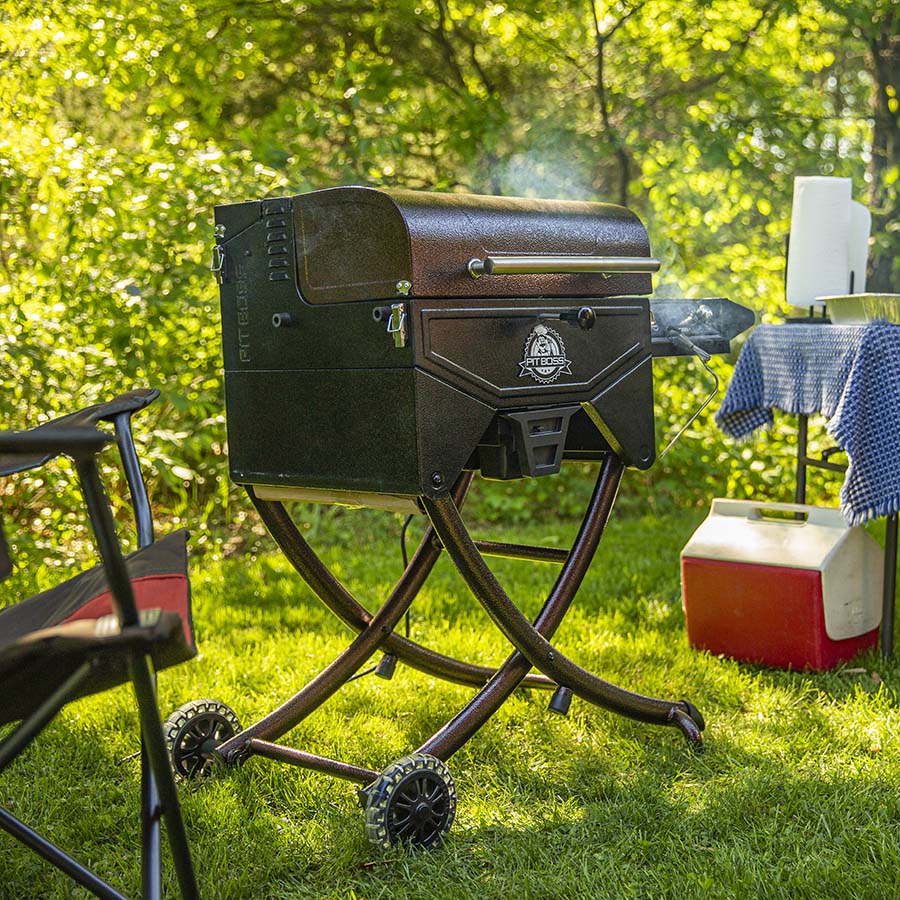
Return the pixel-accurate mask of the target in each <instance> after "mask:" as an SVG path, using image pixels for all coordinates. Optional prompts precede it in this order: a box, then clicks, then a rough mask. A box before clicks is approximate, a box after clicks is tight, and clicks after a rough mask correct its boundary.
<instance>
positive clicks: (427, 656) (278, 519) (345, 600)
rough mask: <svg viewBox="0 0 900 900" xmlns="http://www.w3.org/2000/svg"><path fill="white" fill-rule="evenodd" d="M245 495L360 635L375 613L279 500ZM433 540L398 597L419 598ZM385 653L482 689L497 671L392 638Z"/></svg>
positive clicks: (549, 685)
mask: <svg viewBox="0 0 900 900" xmlns="http://www.w3.org/2000/svg"><path fill="white" fill-rule="evenodd" d="M471 481H472V473H471V472H468V473H464V474H463V476H462V477H461V478H460V479H459V481H458V482H457V484H456V485H454V488H453V491H452V496H453V497H454V502H455V503H456V505H457V506H461V505H462V503H463V501H464V499H465V495H466V492H467V491H468V489H469V485H470V484H471ZM247 493H248V494H249V495H250V499H251V500H252V501H253V504H254V506H255V507H256V509H257V510H258V512H259V514H260V516H261V518H262V520H263V522H264V524H265V526H266V528H267V529H268V530H269V533H270V534H271V535H272V537H273V538H274V539H275V542H276V543H277V544H278V546H279V547H280V548H281V550H282V551H283V552H284V555H285V556H286V557H287V558H288V560H289V561H290V563H291V565H292V566H293V567H294V569H296V571H297V572H298V574H299V575H300V577H301V578H302V579H303V580H304V581H305V582H306V583H307V584H308V585H309V587H310V588H311V589H312V591H313V592H314V593H315V594H316V596H317V597H318V598H319V599H320V600H321V601H322V602H323V603H324V604H325V605H326V606H327V607H328V608H329V609H330V610H331V611H332V612H333V613H334V614H335V615H336V616H337V617H338V618H339V619H340V620H341V621H342V622H344V623H345V624H346V625H348V626H350V627H351V628H352V629H353V630H354V631H357V632H360V633H362V632H363V631H364V630H365V629H366V628H368V627H369V625H370V623H371V621H372V615H371V613H369V611H368V610H366V609H365V608H364V607H363V606H361V605H360V604H359V603H358V602H357V601H356V599H355V598H354V597H353V595H352V594H351V593H350V592H349V591H348V590H347V589H346V588H345V587H344V586H343V585H342V584H341V582H340V581H339V580H338V579H337V578H335V576H334V575H333V574H332V573H331V571H329V569H328V567H327V566H325V564H324V563H323V562H322V561H321V560H320V559H319V557H318V556H317V555H316V554H315V552H314V551H313V549H312V548H311V547H310V546H309V544H308V543H307V542H306V541H305V540H304V538H303V536H302V535H301V534H300V532H299V530H298V529H297V526H296V525H295V524H294V522H293V520H292V519H291V517H290V516H289V515H288V513H287V510H286V509H285V508H284V506H283V505H282V504H281V503H280V502H278V501H272V500H261V499H259V498H258V497H257V496H256V495H255V494H254V493H253V490H252V488H248V489H247ZM434 537H435V533H434V529H432V528H429V529H428V530H427V532H426V533H425V535H424V536H423V537H422V540H421V542H420V543H419V547H418V550H417V551H416V553H415V554H414V556H413V558H412V559H411V560H410V563H409V566H407V568H406V571H405V572H404V573H403V575H402V576H401V578H400V581H399V582H398V583H397V585H396V587H395V588H394V593H396V592H401V593H406V592H408V591H410V590H413V591H414V592H415V593H418V591H419V590H420V589H421V587H422V585H423V584H424V582H425V580H426V579H427V578H428V576H429V575H430V574H431V570H432V569H433V568H434V564H435V563H436V562H437V560H438V557H439V556H440V554H441V549H440V547H439V546H438V545H437V542H436V541H435V540H434ZM398 621H399V620H398ZM382 648H383V649H384V651H385V652H387V653H391V654H393V655H395V656H396V657H397V658H398V659H400V660H402V661H403V662H404V663H406V664H407V665H408V666H410V667H411V668H413V669H418V670H419V671H420V672H425V673H426V674H428V675H434V676H435V677H437V678H441V679H443V680H445V681H451V682H455V683H457V684H468V685H474V686H476V687H481V686H482V685H484V684H485V683H487V682H488V681H490V680H491V678H493V677H494V675H495V674H496V671H497V670H496V669H493V668H490V667H489V666H476V665H472V664H471V663H466V662H463V661H462V660H458V659H454V658H453V657H451V656H445V655H444V654H443V653H437V652H436V651H434V650H430V649H428V648H427V647H423V646H422V645H421V644H417V643H415V642H414V641H411V640H409V639H408V638H404V637H402V636H401V635H399V634H394V633H391V634H390V635H388V636H387V638H386V639H385V640H384V642H383V645H382ZM523 683H524V684H525V685H526V686H528V687H533V688H544V689H553V688H555V687H556V685H555V684H554V683H553V682H552V681H550V679H548V678H546V677H544V676H543V675H537V674H531V675H527V676H526V677H525V678H524V680H523Z"/></svg>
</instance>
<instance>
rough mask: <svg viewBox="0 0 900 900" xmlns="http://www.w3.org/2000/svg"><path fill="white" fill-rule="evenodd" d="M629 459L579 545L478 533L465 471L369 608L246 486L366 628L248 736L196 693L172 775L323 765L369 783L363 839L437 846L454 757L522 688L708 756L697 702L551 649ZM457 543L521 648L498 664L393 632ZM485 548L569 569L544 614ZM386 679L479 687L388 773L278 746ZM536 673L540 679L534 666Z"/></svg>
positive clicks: (614, 462)
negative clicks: (607, 675) (464, 511)
mask: <svg viewBox="0 0 900 900" xmlns="http://www.w3.org/2000/svg"><path fill="white" fill-rule="evenodd" d="M623 471H624V466H623V464H622V462H621V460H620V459H619V458H618V457H617V456H616V455H615V454H613V453H609V454H608V455H607V456H606V458H605V460H604V461H603V462H602V463H601V465H600V469H599V474H598V477H597V482H596V486H595V488H594V491H593V495H592V497H591V499H590V502H589V504H588V506H587V510H586V512H585V515H584V518H583V521H582V523H581V527H580V529H579V531H578V534H577V536H576V538H575V540H574V541H573V544H572V547H571V549H570V550H569V551H565V550H561V549H557V548H546V547H533V546H526V545H519V544H506V543H496V542H489V541H476V540H473V539H472V538H471V537H470V535H469V533H468V531H467V529H466V527H465V525H464V523H463V521H462V518H461V516H460V508H461V507H462V505H463V502H464V500H465V497H466V493H467V492H468V489H469V486H470V483H471V481H472V473H470V472H466V473H464V474H463V475H462V476H461V477H460V479H459V480H458V481H457V483H456V485H455V486H454V488H453V490H452V491H451V492H450V495H449V496H447V497H446V498H445V499H439V500H431V499H429V498H427V497H422V498H421V502H422V504H423V507H424V510H425V512H426V513H427V515H428V517H429V519H430V523H431V524H430V527H429V528H428V529H427V531H426V533H425V535H424V536H423V537H422V539H421V541H420V543H419V546H418V549H417V550H416V551H415V553H414V554H413V555H412V558H411V559H410V560H409V563H408V565H407V566H406V569H405V571H404V572H403V575H402V576H401V578H400V580H399V581H398V582H397V584H396V586H395V587H394V589H393V590H392V591H391V592H390V594H389V596H388V598H387V599H386V600H385V602H384V603H383V605H382V606H381V608H380V609H378V611H377V612H375V613H374V614H371V613H369V612H368V611H367V610H366V609H365V608H364V607H363V606H362V605H361V604H360V603H359V602H358V601H357V600H356V599H355V598H354V597H353V595H352V594H351V593H350V592H349V591H348V590H347V588H346V587H344V585H342V584H341V582H340V581H339V580H338V579H337V578H336V577H335V576H334V575H333V574H332V573H331V572H330V570H329V569H328V568H327V567H326V566H325V564H324V563H323V562H322V561H321V560H320V559H319V557H318V556H317V555H316V553H315V552H314V551H313V550H312V548H311V547H310V546H309V544H308V543H307V542H306V541H305V540H304V538H303V537H302V535H301V534H300V532H299V530H298V529H297V527H296V525H295V524H294V522H293V521H292V519H291V517H290V516H289V514H288V512H287V510H286V509H285V507H284V506H283V504H282V503H281V502H279V501H272V500H263V499H260V498H259V497H257V496H256V494H255V493H254V491H253V489H252V488H248V493H249V494H250V497H251V499H252V500H253V503H254V505H255V506H256V508H257V510H258V511H259V513H260V515H261V517H262V519H263V521H264V522H265V524H266V526H267V528H268V529H269V531H270V533H271V534H272V536H273V538H274V539H275V541H276V542H277V543H278V545H279V547H280V548H281V549H282V551H284V553H285V555H286V556H287V558H288V559H289V560H290V562H291V564H292V565H293V567H294V568H295V569H296V571H297V572H298V573H299V574H300V576H301V577H302V578H303V580H304V581H305V582H306V583H307V584H308V585H309V586H310V588H311V589H312V590H313V591H314V592H315V593H316V595H317V596H318V597H319V598H320V600H322V602H323V603H324V604H325V605H326V606H327V607H328V608H329V609H330V610H331V611H332V612H333V613H334V614H335V615H336V616H337V617H338V618H339V619H341V620H342V621H343V622H344V623H345V624H347V625H348V626H350V627H351V628H352V629H353V630H355V631H356V632H357V636H356V637H355V638H354V640H353V641H352V642H351V643H350V645H349V646H348V647H347V649H346V650H344V651H343V652H342V653H341V654H340V655H339V656H338V657H337V658H336V659H334V660H333V661H332V662H331V664H330V665H328V666H326V667H325V668H324V669H323V670H322V671H321V672H320V673H319V674H318V675H317V676H316V677H315V678H313V679H312V680H311V681H309V682H308V683H307V684H306V685H305V686H304V687H303V688H302V689H301V690H300V691H298V692H297V693H296V694H295V695H294V696H293V697H291V698H290V699H289V700H287V701H286V702H285V703H283V704H282V705H281V706H279V707H278V708H277V709H275V710H273V711H272V712H271V713H270V714H268V715H266V716H264V717H263V718H262V719H260V720H259V721H258V722H255V723H254V724H252V725H250V726H249V727H247V728H245V729H244V730H242V731H241V730H239V728H240V726H239V724H238V720H237V717H236V716H235V715H234V713H233V712H232V710H231V709H230V708H229V707H227V706H226V705H224V704H219V703H213V702H210V701H199V704H200V708H199V709H198V704H197V703H194V704H188V705H187V706H185V707H182V710H180V711H177V712H176V713H174V714H173V716H172V717H170V720H169V722H170V723H171V725H170V728H169V733H168V739H169V744H170V748H171V750H172V754H173V761H174V765H175V769H176V771H177V772H179V773H180V774H182V775H184V776H186V777H195V776H199V775H202V774H205V773H207V772H209V770H210V769H211V767H212V765H213V762H214V761H219V762H222V763H225V764H226V765H233V764H236V763H239V762H241V761H243V760H246V759H247V758H249V757H251V756H261V757H265V758H267V759H273V760H277V761H280V762H286V763H291V764H293V765H296V766H300V767H301V768H305V769H310V770H313V771H318V772H324V773H326V774H329V775H333V776H336V777H338V778H343V779H346V780H348V781H351V782H356V783H357V784H359V785H361V786H362V790H361V791H360V799H361V801H362V802H364V803H365V807H366V833H367V835H368V837H369V839H370V840H371V841H372V842H373V843H375V844H378V845H381V846H385V847H387V846H391V845H393V844H395V843H397V842H401V843H410V844H412V845H415V846H421V847H433V846H435V845H436V844H437V843H439V842H440V840H441V838H442V836H443V835H444V834H445V833H446V832H447V830H448V829H449V828H450V825H451V823H452V821H453V817H454V811H455V805H456V792H455V788H454V785H453V780H452V777H451V776H450V773H449V771H448V769H447V766H446V765H445V763H446V760H448V759H449V758H450V757H451V756H452V755H453V754H454V753H455V752H456V751H457V750H458V749H459V748H460V747H462V746H463V744H465V743H466V741H468V740H469V739H470V738H471V737H472V736H473V735H474V734H475V733H476V732H477V731H478V729H479V728H480V727H481V726H482V725H484V724H485V722H487V720H488V719H489V718H490V717H491V716H492V715H493V714H494V713H495V712H496V711H497V710H498V709H499V708H500V706H501V705H502V704H503V703H504V702H505V701H506V700H507V699H508V698H509V697H510V696H511V694H512V693H513V691H515V690H516V688H518V687H520V686H523V687H531V688H540V689H545V690H552V691H553V697H552V699H551V703H550V708H551V709H552V710H553V711H555V712H558V713H565V712H566V711H567V710H568V707H569V703H570V701H571V697H572V695H573V694H574V695H576V696H578V697H581V698H582V699H584V700H587V701H588V702H590V703H593V704H595V705H597V706H602V707H604V708H606V709H609V710H611V711H613V712H615V713H618V714H620V715H624V716H628V717H629V718H633V719H637V720H639V721H643V722H648V723H651V724H655V725H671V726H674V727H676V728H678V729H679V730H680V731H681V732H682V733H683V734H684V736H685V737H686V738H687V740H688V741H689V743H690V745H691V746H692V747H693V748H694V749H695V750H697V751H700V750H701V749H702V746H703V742H702V737H701V731H702V730H703V728H704V722H703V717H702V716H701V715H700V713H699V711H698V710H697V708H696V707H695V706H694V705H693V704H692V703H691V702H690V701H688V700H659V699H654V698H651V697H644V696H641V695H639V694H635V693H632V692H630V691H627V690H623V689H622V688H619V687H616V686H615V685H613V684H610V683H608V682H606V681H604V680H602V679H601V678H598V677H597V676H596V675H593V674H591V673H590V672H588V671H587V670H586V669H584V668H582V667H581V666H579V665H578V664H576V663H575V662H573V661H572V660H570V659H569V658H568V657H566V656H565V655H564V654H563V653H561V652H560V651H559V650H558V649H557V648H556V647H555V645H554V644H553V643H552V639H553V635H554V633H555V632H556V630H557V628H558V627H559V626H560V624H561V623H562V621H563V618H564V617H565V615H566V613H567V611H568V609H569V607H570V605H571V603H572V601H573V599H574V597H575V594H576V592H577V591H578V588H579V586H580V585H581V583H582V581H583V579H584V577H585V575H586V573H587V570H588V567H589V565H590V563H591V560H592V559H593V556H594V553H595V551H596V549H597V546H598V544H599V542H600V538H601V536H602V534H603V530H604V528H605V526H606V523H607V520H608V518H609V515H610V512H611V510H612V507H613V503H614V501H615V497H616V493H617V491H618V488H619V483H620V481H621V478H622V474H623ZM444 549H446V550H447V552H448V553H449V554H450V557H451V559H452V560H453V563H454V565H455V566H456V568H457V569H458V571H459V573H460V574H461V575H462V577H463V579H464V580H465V582H466V583H467V585H468V586H469V588H470V590H471V591H472V593H473V594H474V595H475V597H476V598H477V599H478V601H479V602H480V604H481V605H482V606H483V607H484V609H485V610H486V612H487V613H488V615H489V616H490V617H491V619H492V620H493V621H494V623H495V624H496V626H497V628H498V629H499V631H500V632H501V633H502V634H503V635H504V636H505V637H506V638H507V640H508V641H509V642H510V644H511V645H512V647H513V652H512V654H511V655H510V656H509V657H508V658H507V659H506V661H505V662H504V663H503V664H502V665H501V666H500V667H499V668H497V669H492V668H488V667H484V666H479V665H473V664H471V663H468V662H465V661H463V660H460V659H456V658H453V657H450V656H446V655H444V654H441V653H438V652H436V651H434V650H431V649H428V648H426V647H424V646H421V645H420V644H417V643H415V642H413V641H411V640H409V639H408V638H405V637H402V636H401V635H399V634H397V633H395V632H394V629H395V627H396V626H397V625H398V623H399V622H400V621H401V619H402V618H403V616H404V615H405V614H406V612H407V610H409V608H410V606H411V604H412V603H413V601H414V600H415V598H416V596H417V595H418V593H419V591H420V590H421V589H422V586H423V585H424V584H425V582H426V580H427V578H428V576H429V574H430V573H431V571H432V569H433V568H434V565H435V563H436V562H437V560H438V558H439V556H440V554H441V552H442V550H444ZM483 555H491V556H505V557H512V558H516V559H523V560H535V561H541V562H552V563H556V564H559V565H560V566H561V571H560V573H559V575H558V577H557V579H556V581H555V583H554V585H553V587H552V589H551V590H550V593H549V594H548V596H547V599H546V601H545V603H544V605H543V607H542V609H541V611H540V613H539V614H538V616H537V618H536V619H535V620H534V622H533V623H532V622H529V621H528V620H527V619H526V618H525V616H524V615H523V614H522V613H521V611H520V610H519V608H518V607H517V605H516V604H515V603H514V602H513V600H512V599H511V598H510V597H509V596H508V594H507V593H506V592H505V591H504V589H503V587H502V586H501V585H500V583H499V582H498V581H497V579H496V578H495V577H494V575H493V574H492V572H491V571H490V569H489V568H488V566H487V565H486V563H485V561H484V558H483ZM379 650H383V651H384V653H385V654H386V656H385V657H384V658H383V660H382V663H381V665H380V666H379V669H380V671H381V673H382V674H385V675H387V676H388V677H389V676H390V674H391V673H392V671H393V667H394V665H395V663H396V661H398V660H399V661H401V662H403V663H405V664H407V665H409V666H410V667H412V668H415V669H418V670H420V671H422V672H425V673H427V674H429V675H432V676H434V677H436V678H441V679H444V680H446V681H451V682H456V683H458V684H466V685H471V686H473V687H476V688H478V691H477V692H476V694H475V696H474V697H473V698H472V699H471V700H470V701H469V703H467V704H466V705H465V706H464V707H463V709H461V710H460V711H459V712H458V713H457V714H456V715H455V716H454V717H453V718H451V719H450V720H449V721H448V722H447V723H446V724H445V725H444V726H443V727H442V728H440V729H439V730H438V731H437V732H436V733H435V734H433V735H432V736H431V737H430V738H428V740H426V741H424V742H423V743H422V744H421V745H420V746H419V747H418V748H417V749H416V750H415V751H414V752H413V753H412V754H410V755H409V756H405V757H403V758H402V759H399V760H397V761H396V762H394V763H392V764H391V765H389V766H388V767H387V768H386V769H385V770H384V771H383V772H380V773H379V772H378V771H376V770H374V769H370V768H367V767H363V766H357V765H352V764H350V763H347V762H342V761H339V760H335V759H329V758H326V757H323V756H317V755H314V754H312V753H308V752H305V751H302V750H298V749H294V748H291V747H286V746H284V745H281V744H278V743H276V741H277V739H278V738H280V737H281V736H282V735H284V734H286V733H287V732H288V731H290V730H291V729H292V728H294V727H295V726H296V725H298V724H299V723H300V722H302V721H303V720H304V719H305V718H306V717H307V716H309V715H310V714H311V713H312V712H313V711H314V710H316V709H317V708H318V707H320V706H322V705H323V704H324V703H325V702H326V701H327V700H328V699H329V698H330V697H331V696H332V695H333V694H334V693H335V692H336V691H337V690H338V689H339V688H340V687H342V686H343V685H344V684H346V683H347V681H349V680H350V679H351V678H352V677H353V676H354V675H355V674H356V673H357V672H358V671H359V669H360V668H361V667H362V666H364V665H365V664H366V662H367V661H368V660H369V659H370V658H371V657H372V656H373V654H375V653H376V652H377V651H379ZM532 667H533V668H535V669H537V670H538V673H531V672H530V670H531V669H532Z"/></svg>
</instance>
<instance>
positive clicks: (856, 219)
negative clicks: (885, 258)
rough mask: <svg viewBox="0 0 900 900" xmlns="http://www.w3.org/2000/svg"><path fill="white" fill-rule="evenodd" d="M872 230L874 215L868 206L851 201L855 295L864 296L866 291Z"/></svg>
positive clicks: (850, 254) (851, 244)
mask: <svg viewBox="0 0 900 900" xmlns="http://www.w3.org/2000/svg"><path fill="white" fill-rule="evenodd" d="M871 229H872V213H870V212H869V209H868V207H867V206H864V205H863V204H862V203H857V202H856V201H855V200H851V201H850V250H849V256H848V263H849V266H850V271H851V272H852V273H853V293H854V294H862V293H863V292H864V291H865V289H866V263H867V262H868V261H869V232H870V231H871Z"/></svg>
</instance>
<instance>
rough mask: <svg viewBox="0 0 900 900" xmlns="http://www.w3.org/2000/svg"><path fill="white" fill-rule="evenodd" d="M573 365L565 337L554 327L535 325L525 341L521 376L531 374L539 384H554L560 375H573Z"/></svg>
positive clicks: (520, 365) (520, 370)
mask: <svg viewBox="0 0 900 900" xmlns="http://www.w3.org/2000/svg"><path fill="white" fill-rule="evenodd" d="M571 365H572V361H571V360H569V359H566V345H565V344H564V343H563V339H562V338H561V337H560V336H559V335H558V334H557V333H556V332H555V331H554V330H553V329H552V328H548V327H547V326H546V325H535V326H534V328H532V329H531V334H529V335H528V338H527V339H526V341H525V354H524V356H523V358H522V362H520V363H519V378H521V377H522V376H523V375H530V376H531V377H532V378H533V379H534V380H535V381H536V382H538V384H552V383H553V382H554V381H556V379H557V378H559V376H560V375H563V374H565V375H571V374H572V370H571V368H569V367H570V366H571Z"/></svg>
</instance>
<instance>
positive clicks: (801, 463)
mask: <svg viewBox="0 0 900 900" xmlns="http://www.w3.org/2000/svg"><path fill="white" fill-rule="evenodd" d="M808 425H809V417H808V416H806V415H804V414H803V413H800V415H798V416H797V493H796V496H795V499H794V503H806V441H807V437H806V434H807V428H808Z"/></svg>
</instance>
